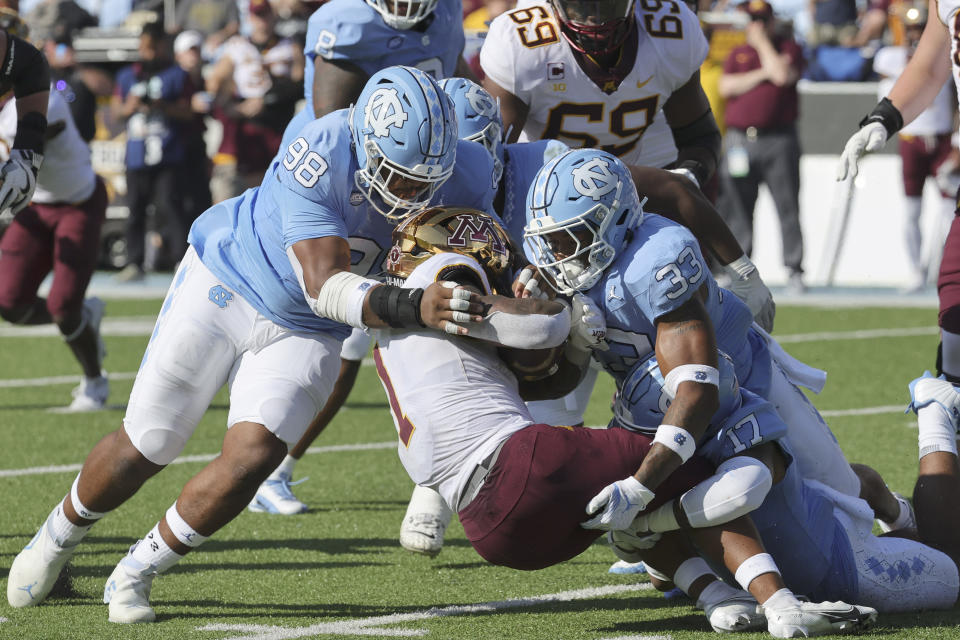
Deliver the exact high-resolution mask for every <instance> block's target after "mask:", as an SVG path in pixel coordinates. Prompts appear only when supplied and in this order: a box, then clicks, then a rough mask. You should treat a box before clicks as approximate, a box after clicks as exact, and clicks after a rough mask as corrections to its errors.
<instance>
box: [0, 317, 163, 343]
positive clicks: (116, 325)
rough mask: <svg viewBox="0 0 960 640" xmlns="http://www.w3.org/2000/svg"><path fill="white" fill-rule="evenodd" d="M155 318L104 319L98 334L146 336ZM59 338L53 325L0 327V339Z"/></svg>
mask: <svg viewBox="0 0 960 640" xmlns="http://www.w3.org/2000/svg"><path fill="white" fill-rule="evenodd" d="M156 322H157V317H156V316H120V317H116V318H110V317H107V318H104V319H103V323H102V324H101V325H100V333H102V334H103V335H105V336H148V335H150V334H151V333H153V325H154V324H156ZM28 336H29V337H42V338H50V337H60V330H59V329H57V326H56V325H53V324H37V325H32V326H23V327H22V326H18V325H12V324H3V325H0V338H19V337H28Z"/></svg>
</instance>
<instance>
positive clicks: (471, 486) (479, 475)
mask: <svg viewBox="0 0 960 640" xmlns="http://www.w3.org/2000/svg"><path fill="white" fill-rule="evenodd" d="M505 444H507V441H506V440H504V441H503V442H501V443H500V444H498V445H497V448H496V449H494V450H493V452H492V453H491V454H490V455H488V456H487V457H486V458H484V459H483V460H481V461H480V463H479V464H477V466H476V467H474V468H473V472H472V473H471V474H470V477H469V478H467V486H466V487H464V489H463V493H462V494H460V501H459V502H458V503H457V511H458V512H460V511H463V510H464V509H466V508H467V506H468V505H469V504H470V503H471V502H473V499H474V498H476V497H477V494H478V493H480V489H482V488H483V481H484V480H486V479H487V474H488V473H490V469H492V468H493V465H495V464H496V463H497V457H499V455H500V450H501V449H503V445H505Z"/></svg>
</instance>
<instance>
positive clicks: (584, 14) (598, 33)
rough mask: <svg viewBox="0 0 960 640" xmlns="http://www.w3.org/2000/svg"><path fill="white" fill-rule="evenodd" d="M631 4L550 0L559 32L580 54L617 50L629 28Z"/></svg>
mask: <svg viewBox="0 0 960 640" xmlns="http://www.w3.org/2000/svg"><path fill="white" fill-rule="evenodd" d="M634 1H635V0H550V3H551V4H552V5H553V10H554V12H556V14H557V21H558V22H560V31H561V32H562V33H563V35H564V37H565V38H566V39H567V42H569V43H570V46H571V47H573V48H574V49H576V50H577V51H580V52H582V53H587V54H590V55H600V56H602V55H605V54H608V53H610V52H612V51H615V50H617V49H618V48H619V47H620V45H621V44H623V41H624V40H625V39H626V37H627V34H629V33H630V30H631V29H632V28H633V25H634V22H635V18H634V13H633V4H634Z"/></svg>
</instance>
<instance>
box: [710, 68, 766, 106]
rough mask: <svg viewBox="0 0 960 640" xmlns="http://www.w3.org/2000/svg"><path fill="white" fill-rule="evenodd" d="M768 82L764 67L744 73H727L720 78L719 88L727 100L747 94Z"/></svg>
mask: <svg viewBox="0 0 960 640" xmlns="http://www.w3.org/2000/svg"><path fill="white" fill-rule="evenodd" d="M766 80H767V71H766V69H764V68H763V67H761V68H759V69H753V70H752V71H745V72H743V73H725V74H723V75H722V76H721V77H720V82H719V83H718V85H717V88H718V89H719V90H720V95H721V96H723V97H724V98H726V99H729V98H736V97H737V96H740V95H743V94H745V93H746V92H747V91H750V90H751V89H753V88H754V87H756V86H757V85H759V84H760V83H762V82H764V81H766Z"/></svg>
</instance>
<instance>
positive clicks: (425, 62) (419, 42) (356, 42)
mask: <svg viewBox="0 0 960 640" xmlns="http://www.w3.org/2000/svg"><path fill="white" fill-rule="evenodd" d="M431 16H432V17H429V18H427V19H428V20H430V21H431V22H430V24H429V26H428V27H427V28H426V30H425V31H418V30H416V29H406V30H402V29H394V28H393V27H391V26H388V25H387V23H385V22H384V21H383V18H382V17H381V16H380V14H379V13H377V12H376V11H375V10H374V9H373V8H372V7H371V6H370V5H368V4H367V3H366V2H364V0H330V1H329V2H327V3H326V4H324V5H323V6H321V7H320V8H319V9H317V10H316V11H314V12H313V14H312V15H311V16H310V19H309V20H308V21H307V40H306V46H304V49H303V54H304V56H305V57H306V59H307V60H306V67H305V68H304V72H303V95H304V98H306V104H305V106H304V108H303V109H301V110H300V111H299V112H298V113H297V114H296V115H295V116H294V117H293V119H292V120H291V121H290V123H289V124H288V125H287V128H286V129H285V130H284V132H283V142H282V143H281V144H280V148H281V149H285V148H286V147H287V145H289V144H290V142H291V141H292V140H293V137H294V135H295V134H296V132H297V131H299V130H300V129H302V128H303V127H304V125H306V124H307V122H309V121H311V120H313V119H314V114H313V76H314V66H313V65H314V60H315V59H316V57H317V56H320V57H322V58H324V59H325V60H341V61H343V62H349V63H350V64H352V65H355V66H357V67H359V68H360V69H361V70H362V71H363V72H364V73H365V74H367V75H368V76H372V75H373V74H374V73H376V72H377V71H380V70H381V69H384V68H386V67H389V66H392V65H398V64H402V65H406V66H410V67H417V68H419V69H422V70H423V71H426V72H427V73H429V74H430V75H432V76H433V77H434V79H436V80H440V79H441V78H447V77H450V76H452V75H453V74H454V71H455V70H456V68H457V59H458V58H459V57H460V53H461V52H462V51H463V47H464V43H465V37H464V34H463V17H462V8H461V5H460V2H457V1H455V0H440V1H439V2H438V3H437V7H436V8H435V9H434V10H433V13H432V14H431Z"/></svg>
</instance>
